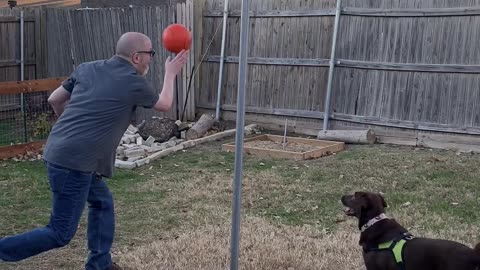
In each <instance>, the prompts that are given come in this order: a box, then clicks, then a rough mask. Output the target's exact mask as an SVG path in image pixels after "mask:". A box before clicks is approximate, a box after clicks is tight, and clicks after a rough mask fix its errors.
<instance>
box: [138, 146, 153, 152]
mask: <svg viewBox="0 0 480 270" xmlns="http://www.w3.org/2000/svg"><path fill="white" fill-rule="evenodd" d="M140 148H142V149H143V150H145V151H147V153H152V152H153V148H152V147H150V146H146V145H140Z"/></svg>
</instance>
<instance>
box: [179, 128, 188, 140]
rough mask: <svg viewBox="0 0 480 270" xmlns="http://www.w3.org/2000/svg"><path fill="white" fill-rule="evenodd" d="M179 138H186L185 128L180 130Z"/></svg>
mask: <svg viewBox="0 0 480 270" xmlns="http://www.w3.org/2000/svg"><path fill="white" fill-rule="evenodd" d="M180 138H182V139H184V140H185V139H187V131H186V130H184V131H182V132H180Z"/></svg>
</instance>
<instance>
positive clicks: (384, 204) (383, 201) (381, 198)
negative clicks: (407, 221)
mask: <svg viewBox="0 0 480 270" xmlns="http://www.w3.org/2000/svg"><path fill="white" fill-rule="evenodd" d="M378 196H379V197H380V200H381V201H382V205H383V207H384V208H387V207H388V205H387V202H385V198H383V196H382V195H381V194H378Z"/></svg>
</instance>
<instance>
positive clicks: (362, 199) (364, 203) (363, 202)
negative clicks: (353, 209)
mask: <svg viewBox="0 0 480 270" xmlns="http://www.w3.org/2000/svg"><path fill="white" fill-rule="evenodd" d="M354 197H355V200H356V201H357V202H358V206H360V207H364V208H367V207H368V204H369V203H370V198H369V196H368V193H366V192H361V191H357V192H355V195H354Z"/></svg>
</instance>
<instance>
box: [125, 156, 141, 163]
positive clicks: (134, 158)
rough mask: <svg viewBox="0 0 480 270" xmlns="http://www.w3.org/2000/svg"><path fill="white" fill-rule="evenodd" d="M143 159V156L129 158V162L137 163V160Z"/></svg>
mask: <svg viewBox="0 0 480 270" xmlns="http://www.w3.org/2000/svg"><path fill="white" fill-rule="evenodd" d="M141 158H142V157H141V156H138V157H129V158H128V159H127V161H130V162H135V161H137V160H139V159H141Z"/></svg>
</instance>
